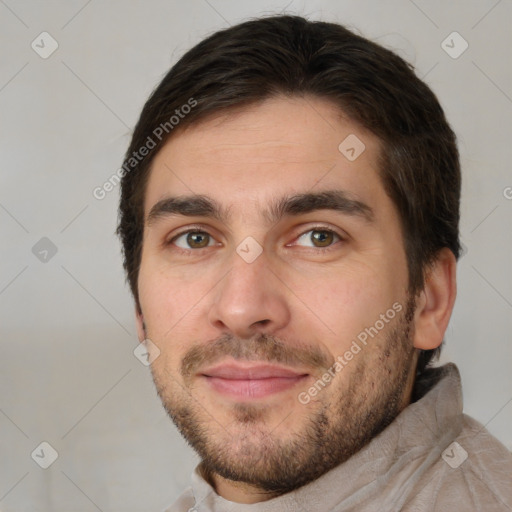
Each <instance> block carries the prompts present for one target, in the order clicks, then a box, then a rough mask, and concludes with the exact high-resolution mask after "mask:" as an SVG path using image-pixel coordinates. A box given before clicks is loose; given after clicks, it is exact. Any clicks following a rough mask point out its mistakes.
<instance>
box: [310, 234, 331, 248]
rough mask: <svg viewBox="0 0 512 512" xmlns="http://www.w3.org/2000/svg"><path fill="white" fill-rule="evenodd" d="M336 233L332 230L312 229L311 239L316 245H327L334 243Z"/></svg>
mask: <svg viewBox="0 0 512 512" xmlns="http://www.w3.org/2000/svg"><path fill="white" fill-rule="evenodd" d="M333 240H334V233H333V232H332V231H312V232H311V241H312V242H313V244H315V245H316V247H327V246H329V245H331V244H332V242H333Z"/></svg>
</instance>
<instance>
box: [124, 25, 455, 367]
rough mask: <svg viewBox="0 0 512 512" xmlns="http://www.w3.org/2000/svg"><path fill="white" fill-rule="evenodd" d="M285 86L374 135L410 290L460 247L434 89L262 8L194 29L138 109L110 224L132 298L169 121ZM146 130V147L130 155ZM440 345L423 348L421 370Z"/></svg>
mask: <svg viewBox="0 0 512 512" xmlns="http://www.w3.org/2000/svg"><path fill="white" fill-rule="evenodd" d="M283 94H284V95H289V96H299V97H300V96H305V95H312V96H316V97H320V98H325V99H328V100H331V101H332V102H333V104H334V105H337V106H338V107H339V109H340V110H341V111H342V112H343V113H344V114H345V115H347V116H348V117H349V118H351V119H352V120H354V121H356V122H358V123H360V124H361V125H362V126H364V127H365V128H366V129H368V130H370V131H371V132H373V133H374V134H375V135H376V136H378V137H379V138H380V140H381V141H382V143H383V144H382V147H383V150H382V155H380V157H381V159H380V174H381V179H382V182H383V185H384V187H385V190H386V192H387V194H388V195H389V196H390V198H391V199H392V201H393V203H394V205H395V207H396V208H397V210H398V213H399V216H400V220H401V225H402V232H403V237H404V248H405V253H406V256H407V262H408V274H409V291H410V293H411V294H417V293H418V292H419V291H420V290H421V289H423V286H424V279H425V272H426V271H427V269H428V267H429V265H430V264H431V263H432V262H433V261H434V260H435V258H436V255H437V253H438V251H439V250H440V249H442V248H444V247H448V248H449V249H450V250H451V251H452V252H453V254H454V255H455V257H456V258H457V259H458V257H459V253H460V243H459V227H458V225H459V202H460V181H461V176H460V165H459V155H458V151H457V145H456V139H455V135H454V133H453V131H452V130H451V128H450V126H449V125H448V123H447V121H446V118H445V115H444V112H443V110H442V108H441V106H440V104H439V102H438V100H437V98H436V96H435V95H434V93H433V92H432V91H431V90H430V89H429V87H428V86H427V85H426V84H425V83H424V82H422V81H421V80H420V79H419V78H418V77H417V76H416V75H415V73H414V71H413V69H412V67H411V66H410V65H409V64H407V63H406V62H405V61H404V60H403V59H402V58H400V57H399V56H398V55H396V54H395V53H393V52H392V51H390V50H387V49H385V48H383V47H382V46H380V45H378V44H376V43H373V42H372V41H369V40H368V39H365V38H363V37H361V36H359V35H356V34H354V33H353V32H351V31H349V30H347V29H346V28H344V27H343V26H341V25H339V24H335V23H326V22H320V21H309V20H306V19H304V18H302V17H298V16H287V15H282V16H271V17H267V18H259V19H256V20H251V21H247V22H244V23H241V24H239V25H235V26H233V27H230V28H228V29H225V30H221V31H219V32H216V33H214V34H213V35H211V36H209V37H208V38H206V39H205V40H203V41H201V42H200V43H199V44H197V45H196V46H195V47H193V48H192V49H191V50H189V51H188V52H187V53H186V54H185V55H184V56H183V57H182V58H181V59H180V60H179V61H178V62H177V63H176V64H175V65H174V66H173V67H172V68H171V70H170V71H169V72H168V73H167V75H166V76H165V77H164V79H163V80H162V81H161V83H160V84H159V85H158V87H157V88H156V89H155V91H154V92H153V93H152V95H151V96H150V98H149V99H148V101H147V102H146V104H145V106H144V108H143V110H142V113H141V116H140V119H139V121H138V123H137V126H136V127H135V130H134V133H133V137H132V140H131V144H130V147H129V148H128V151H127V153H126V156H125V160H124V163H123V169H124V170H125V171H126V172H125V173H124V176H123V178H122V182H121V200H120V206H119V225H118V228H117V233H118V234H119V236H120V238H121V241H122V245H123V253H124V268H125V270H126V273H127V279H128V282H129V284H130V288H131V291H132V293H133V296H134V298H135V301H136V305H137V307H139V298H138V289H137V279H138V273H139V266H140V260H141V254H142V240H143V229H144V196H145V190H146V184H147V181H148V176H149V173H150V170H151V166H150V164H151V162H152V160H153V158H154V157H155V155H156V154H157V152H158V151H159V149H160V148H161V147H162V146H163V144H165V142H166V141H167V140H168V139H169V137H171V136H172V134H173V133H174V132H175V131H177V130H179V129H182V128H184V127H185V126H190V125H191V124H193V123H197V122H199V121H201V120H204V119H205V118H206V117H208V116H210V115H212V114H216V113H219V112H221V111H226V110H227V109H233V108H240V107H243V106H246V105H249V104H253V103H257V102H260V101H263V100H265V99H267V98H270V97H273V96H276V95H283ZM191 100H192V101H191ZM184 105H189V106H190V105H193V108H188V109H187V110H185V109H183V110H182V107H183V106H184ZM185 112H186V115H180V116H179V119H178V117H177V115H178V113H180V114H183V113H185ZM173 117H174V120H171V118H173ZM159 127H160V128H159ZM161 127H164V129H162V128H161ZM164 132H165V133H164ZM156 134H158V136H156ZM149 139H151V141H152V147H153V149H152V150H151V151H150V152H149V154H147V155H146V156H145V157H144V158H141V159H140V161H139V160H138V159H135V158H134V153H137V152H138V151H139V150H140V148H141V147H144V146H145V145H147V142H148V140H149ZM155 139H157V140H155ZM439 351H440V348H438V349H436V350H428V351H423V352H422V353H421V354H420V359H419V362H418V371H421V370H422V369H423V368H424V367H425V366H426V365H427V364H428V363H429V361H430V360H431V359H432V357H433V356H435V355H437V354H438V353H439Z"/></svg>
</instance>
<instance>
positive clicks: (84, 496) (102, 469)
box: [0, 0, 512, 512]
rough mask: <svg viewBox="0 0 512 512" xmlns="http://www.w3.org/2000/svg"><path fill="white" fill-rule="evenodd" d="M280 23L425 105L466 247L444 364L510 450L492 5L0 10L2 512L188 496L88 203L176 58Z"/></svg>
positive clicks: (81, 2)
mask: <svg viewBox="0 0 512 512" xmlns="http://www.w3.org/2000/svg"><path fill="white" fill-rule="evenodd" d="M283 9H286V11H287V12H290V13H297V14H304V15H307V16H308V17H310V18H314V19H323V20H329V21H339V22H341V23H344V24H346V25H348V26H349V27H352V28H354V29H356V30H358V31H360V32H361V33H362V34H364V35H366V36H368V37H370V38H372V39H374V40H376V41H378V42H380V43H382V44H384V45H386V46H388V47H391V48H393V49H395V50H396V51H397V52H398V53H399V54H400V55H402V56H404V57H405V58H406V59H408V60H409V61H410V62H412V63H413V64H414V66H415V67H416V69H417V72H418V74H419V76H421V77H424V79H425V80H426V81H427V82H428V83H429V84H430V86H431V87H432V88H433V90H434V91H435V92H436V93H437V95H438V97H439V98H440V101H441V103H442V104H443V106H444V108H445V110H446V113H447V115H448V117H449V119H450V121H451V123H452V125H453V127H454V129H455V131H456V132H457V134H458V137H459V144H460V151H461V157H462V164H463V171H464V182H463V197H462V223H461V232H462V240H463V243H464V244H465V246H466V248H467V254H466V255H465V256H464V257H463V258H462V260H461V261H460V264H459V267H458V277H459V296H458V301H457V305H456V309H455V313H454V315H453V318H452V321H451V324H450V327H449V329H448V333H447V345H446V347H445V349H444V354H443V361H447V360H453V361H455V362H456V363H457V364H458V366H459V368H460V370H461V374H462V379H463V385H464V398H465V410H466V412H467V413H468V414H470V415H472V416H474V417H475V418H476V419H478V420H479V421H480V422H482V423H483V424H485V425H487V428H488V429H489V430H490V431H491V432H492V433H493V434H494V435H496V436H497V437H498V438H499V439H500V440H501V441H502V442H503V443H505V444H506V445H507V446H508V447H509V448H512V429H511V428H510V427H511V424H512V421H511V420H512V402H511V400H512V377H511V367H512V344H511V343H510V332H511V330H512V274H511V272H510V262H511V252H512V251H511V248H512V230H511V216H512V200H511V199H510V198H511V197H512V188H510V187H512V175H511V171H510V162H511V146H512V144H511V132H512V130H511V125H512V99H511V96H512V68H511V65H510V48H511V47H512V37H511V34H512V32H511V31H510V26H511V21H512V3H511V2H510V1H509V0H502V1H496V0H488V1H484V0H482V1H471V2H470V1H466V0H464V1H462V0H461V1H458V2H450V3H448V2H444V1H430V2H426V1H421V0H416V2H414V3H413V2H412V1H406V0H395V1H387V2H382V1H378V0H374V1H369V0H366V1H361V0H353V1H349V0H344V1H335V0H332V1H304V0H302V1H300V0H296V1H293V2H290V1H289V0H287V1H282V2H279V1H271V0H268V1H251V2H248V1H245V2H241V1H236V0H209V1H206V0H190V1H189V2H178V1H157V0H152V1H119V0H117V1H108V2H107V1H100V0H92V1H87V0H76V1H45V2H42V1H36V0H32V1H15V0H0V34H1V35H0V37H1V45H0V52H1V58H0V112H1V114H0V119H1V122H0V145H1V160H0V162H1V186H0V222H1V240H2V243H1V249H0V250H1V267H0V315H1V324H0V328H1V337H0V339H1V341H0V343H1V356H0V390H1V396H0V433H1V434H0V450H1V452H0V465H1V467H0V510H1V511H21V510H27V511H28V510H30V511H36V510H37V511H39V510H41V511H84V512H86V511H97V510H101V511H105V512H106V511H120V510H123V511H149V510H161V509H162V508H163V507H165V506H166V505H167V504H169V503H171V502H172V501H174V499H175V498H176V496H177V495H178V494H179V493H180V492H181V490H182V489H183V488H184V487H186V486H187V485H188V480H189V475H190V472H191V471H192V469H193V467H194V465H195V464H196V462H197V460H196V458H195V457H194V455H193V454H192V452H191V451H190V449H189V448H188V447H187V446H186V445H185V443H184V442H183V441H182V440H181V438H180V436H179V435H178V434H177V432H176V431H175V429H174V427H173V426H172V424H171V422H170V420H169V419H168V418H167V417H166V415H165V413H164V411H163V409H162V407H161V405H160V402H159V400H158V398H157V396H156V393H155V391H154V389H153V384H152V381H151V377H150V374H149V370H148V368H146V367H145V366H143V365H142V364H141V363H140V362H139V361H138V360H137V359H136V358H135V357H134V355H133V353H132V351H133V350H134V348H135V347H136V346H137V337H136V334H135V329H134V321H133V318H132V302H131V297H130V296H129V293H128V288H127V287H126V286H125V285H124V275H123V273H122V269H121V258H120V248H119V243H118V240H117V239H116V238H115V236H114V229H115V226H116V208H117V201H118V190H117V189H116V190H115V191H112V192H111V193H110V194H108V195H107V197H106V198H105V199H103V200H102V201H99V200H97V199H95V198H94V197H93V195H92V191H93V189H94V188H95V187H97V186H101V185H102V184H103V183H104V182H105V180H107V179H108V178H109V177H110V176H111V175H112V174H113V173H114V172H115V171H116V170H117V169H118V168H119V166H120V163H121V161H122V156H123V152H124V151H125V149H126V147H127V144H128V142H129V137H130V132H131V129H132V127H133V126H134V124H135V122H136V120H137V118H138V115H139V113H140V109H141V107H142V105H143V102H144V101H145V100H146V98H147V96H148V95H149V93H150V91H151V90H152V89H153V88H154V87H155V85H156V84H157V82H158V81H159V80H160V79H161V77H162V76H163V74H164V73H165V72H166V71H167V70H168V68H169V67H170V66H171V65H172V64H173V63H174V62H175V61H176V60H177V58H178V57H179V56H180V55H181V54H182V53H183V52H184V51H185V50H186V49H188V48H189V47H190V46H192V45H193V44H195V43H196V42H198V41H199V40H200V39H201V38H203V37H204V36H205V35H207V34H209V33H211V32H212V31H214V30H217V29H220V28H223V27H226V26H227V25H229V24H234V23H236V22H238V21H240V20H243V19H246V18H248V17H252V16H257V15H259V14H269V13H272V12H278V11H281V10H283ZM43 31H47V32H49V33H50V34H51V36H52V37H53V38H54V39H55V40H56V41H57V42H58V44H59V47H58V49H57V51H55V53H53V54H52V55H51V56H50V57H49V58H47V59H43V58H41V57H40V56H39V55H38V54H37V53H36V52H35V51H34V50H33V49H32V48H31V43H32V41H33V40H34V39H36V42H37V37H38V36H39V34H40V33H41V32H43ZM453 31H457V32H459V33H460V34H461V36H462V37H463V38H464V39H465V40H466V41H467V42H468V43H469V48H468V49H467V50H466V51H465V52H464V53H463V54H462V55H461V56H460V57H458V58H457V59H454V58H452V57H450V56H449V55H448V54H447V53H446V52H445V51H444V50H443V48H442V47H441V43H442V41H443V40H444V39H445V38H446V37H447V36H448V35H449V34H451V33H452V32H453ZM457 44H459V43H457ZM507 187H508V188H507ZM507 197H508V198H507ZM42 237H47V238H49V239H50V240H51V241H52V242H53V244H55V246H56V247H57V253H56V254H55V255H54V256H53V257H51V258H50V257H49V256H50V254H51V253H50V254H49V256H48V257H47V259H48V261H46V262H45V261H40V259H38V258H37V257H36V255H34V254H33V252H32V248H33V246H34V245H35V244H36V243H37V242H38V241H39V240H40V239H41V238H42ZM40 256H41V257H42V255H40ZM42 441H47V442H49V443H50V444H51V445H52V446H53V447H54V448H55V449H56V450H57V452H58V454H59V457H58V458H57V460H56V461H55V462H54V464H53V465H52V466H51V467H50V468H49V469H46V470H44V469H41V468H40V467H39V466H38V465H36V463H35V462H34V460H33V459H32V458H31V453H32V451H33V450H34V449H35V448H36V447H37V446H38V445H39V444H40V443H41V442H42ZM470 456H471V454H470Z"/></svg>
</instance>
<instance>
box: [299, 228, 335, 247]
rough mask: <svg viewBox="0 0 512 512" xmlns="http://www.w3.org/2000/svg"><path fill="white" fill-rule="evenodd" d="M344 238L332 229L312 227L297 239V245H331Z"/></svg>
mask: <svg viewBox="0 0 512 512" xmlns="http://www.w3.org/2000/svg"><path fill="white" fill-rule="evenodd" d="M339 240H342V238H341V236H340V235H338V234H337V233H335V232H334V231H332V230H331V229H320V228H317V229H310V230H309V231H306V232H305V233H303V234H302V235H300V236H299V238H298V239H297V245H304V246H306V247H313V248H314V247H317V248H323V247H329V246H331V245H333V244H334V243H335V242H337V241H339Z"/></svg>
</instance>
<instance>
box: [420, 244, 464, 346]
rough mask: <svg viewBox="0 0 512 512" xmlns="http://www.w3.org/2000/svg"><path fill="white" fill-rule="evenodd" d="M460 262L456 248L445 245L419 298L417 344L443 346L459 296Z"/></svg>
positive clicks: (428, 275)
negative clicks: (454, 252)
mask: <svg viewBox="0 0 512 512" xmlns="http://www.w3.org/2000/svg"><path fill="white" fill-rule="evenodd" d="M456 267H457V262H456V260H455V256H454V255H453V253H452V251H450V250H449V249H448V248H443V249H441V250H440V251H439V253H438V256H437V259H436V260H435V262H434V263H433V264H432V265H431V267H430V269H429V271H428V274H427V277H426V279H425V286H424V289H423V290H422V291H421V293H420V294H419V296H418V297H417V301H416V311H415V314H414V346H415V347H416V348H419V349H422V350H432V349H435V348H437V347H439V346H440V345H441V343H442V342H443V338H444V333H445V331H446V328H447V327H448V322H449V321H450V317H451V314H452V311H453V306H454V304H455V297H456V295H457V282H456Z"/></svg>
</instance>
